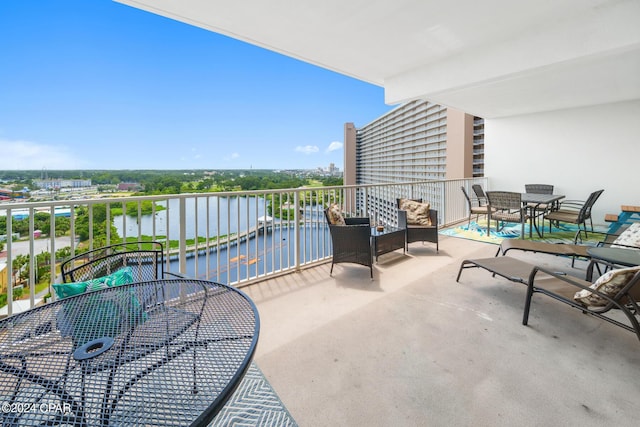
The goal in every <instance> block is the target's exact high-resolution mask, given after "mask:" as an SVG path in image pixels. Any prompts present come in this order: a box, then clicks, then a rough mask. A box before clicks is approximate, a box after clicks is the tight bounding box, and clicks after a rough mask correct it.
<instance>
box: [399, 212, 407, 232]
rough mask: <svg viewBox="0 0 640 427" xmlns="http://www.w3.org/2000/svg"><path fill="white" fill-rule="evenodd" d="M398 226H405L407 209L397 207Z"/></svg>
mask: <svg viewBox="0 0 640 427" xmlns="http://www.w3.org/2000/svg"><path fill="white" fill-rule="evenodd" d="M398 228H407V211H403V210H402V209H398Z"/></svg>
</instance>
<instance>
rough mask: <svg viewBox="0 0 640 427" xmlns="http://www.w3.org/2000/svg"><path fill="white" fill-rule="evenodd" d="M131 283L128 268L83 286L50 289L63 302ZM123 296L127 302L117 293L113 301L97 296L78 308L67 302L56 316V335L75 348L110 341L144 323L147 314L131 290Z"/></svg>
mask: <svg viewBox="0 0 640 427" xmlns="http://www.w3.org/2000/svg"><path fill="white" fill-rule="evenodd" d="M133 282H134V280H133V272H132V270H131V267H124V268H122V269H120V270H118V271H116V272H114V273H112V274H110V275H108V276H104V277H99V278H96V279H92V280H88V281H86V282H78V283H63V284H57V286H56V285H54V290H55V292H56V295H57V296H58V298H67V297H70V296H73V295H78V294H80V293H83V292H93V291H97V290H100V289H106V288H111V287H118V286H121V285H126V284H129V283H133ZM124 292H126V295H128V296H129V297H128V298H121V297H120V296H121V295H122V294H120V293H118V294H116V296H115V298H114V296H113V294H103V293H98V294H96V295H92V296H91V297H89V298H87V299H86V300H84V302H83V303H82V304H81V305H80V304H78V303H77V302H76V301H69V303H67V304H65V305H64V306H63V308H62V310H60V312H59V313H58V314H59V315H58V328H59V329H60V332H61V333H62V335H63V336H71V337H72V339H73V343H74V347H76V348H77V347H79V346H81V345H83V344H86V343H87V342H89V341H92V340H94V339H98V338H102V337H111V338H114V337H116V336H117V335H118V334H120V333H121V332H122V331H123V330H124V329H125V328H132V327H134V326H135V325H136V324H139V323H141V322H144V321H145V320H146V319H147V314H146V313H145V312H144V310H143V308H142V306H141V305H140V302H139V301H138V299H137V298H136V296H135V294H134V292H133V290H132V289H129V290H126V291H124Z"/></svg>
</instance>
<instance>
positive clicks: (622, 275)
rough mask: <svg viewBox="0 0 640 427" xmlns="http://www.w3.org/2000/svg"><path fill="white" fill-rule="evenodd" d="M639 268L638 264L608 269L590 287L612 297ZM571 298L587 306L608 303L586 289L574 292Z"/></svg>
mask: <svg viewBox="0 0 640 427" xmlns="http://www.w3.org/2000/svg"><path fill="white" fill-rule="evenodd" d="M639 270H640V266H635V267H628V268H618V269H614V270H610V271H608V272H606V273H605V274H603V275H602V276H600V277H599V278H598V280H596V282H595V283H594V284H593V285H591V286H590V288H591V289H595V290H596V291H598V292H600V293H602V294H605V295H607V296H609V297H611V298H613V297H615V296H616V295H617V294H618V292H620V289H622V288H623V287H624V286H625V285H626V284H627V283H628V282H629V280H631V278H632V277H633V276H634V275H635V274H636V273H637V272H638V271H639ZM573 299H574V300H576V301H577V302H579V303H581V304H583V305H585V306H587V307H604V306H606V305H607V304H608V303H609V302H608V301H607V300H605V299H604V298H602V297H601V296H599V295H597V294H594V293H593V292H591V291H589V290H587V289H583V290H581V291H578V292H576V294H575V296H574V297H573Z"/></svg>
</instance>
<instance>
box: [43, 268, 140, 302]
mask: <svg viewBox="0 0 640 427" xmlns="http://www.w3.org/2000/svg"><path fill="white" fill-rule="evenodd" d="M129 283H133V271H132V270H131V267H124V268H121V269H120V270H118V271H115V272H113V273H111V274H109V275H108V276H103V277H97V278H95V279H91V280H87V281H86V282H74V283H54V284H53V290H54V292H55V294H56V296H57V297H58V299H62V298H68V297H72V296H74V295H78V294H81V293H83V292H91V291H97V290H99V289H105V288H106V287H109V288H111V287H113V286H120V285H127V284H129Z"/></svg>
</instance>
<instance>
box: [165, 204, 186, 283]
mask: <svg viewBox="0 0 640 427" xmlns="http://www.w3.org/2000/svg"><path fill="white" fill-rule="evenodd" d="M178 200H179V201H180V208H179V209H180V241H179V246H178V247H179V268H180V274H187V208H186V204H187V203H186V201H185V199H184V197H181V198H180V199H178ZM167 204H169V203H168V202H167ZM167 244H168V242H167Z"/></svg>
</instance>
